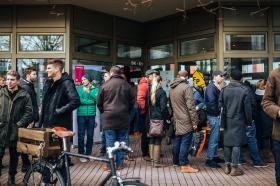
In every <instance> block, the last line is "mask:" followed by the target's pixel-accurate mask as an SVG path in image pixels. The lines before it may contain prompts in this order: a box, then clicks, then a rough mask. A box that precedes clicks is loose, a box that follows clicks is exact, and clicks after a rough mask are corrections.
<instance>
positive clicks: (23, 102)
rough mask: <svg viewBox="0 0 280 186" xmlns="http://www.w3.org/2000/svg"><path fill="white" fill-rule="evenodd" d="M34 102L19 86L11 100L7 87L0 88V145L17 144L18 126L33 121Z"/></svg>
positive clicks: (25, 125) (23, 125)
mask: <svg viewBox="0 0 280 186" xmlns="http://www.w3.org/2000/svg"><path fill="white" fill-rule="evenodd" d="M32 117H33V112H32V102H31V98H30V96H29V94H28V93H27V92H26V91H25V90H24V89H22V88H20V87H19V90H18V92H17V93H16V95H15V97H14V99H13V100H11V98H10V96H9V93H8V90H7V88H6V87H4V88H1V89H0V145H1V146H5V145H7V146H11V145H16V142H17V139H18V128H20V127H27V126H28V125H29V124H30V123H31V122H32Z"/></svg>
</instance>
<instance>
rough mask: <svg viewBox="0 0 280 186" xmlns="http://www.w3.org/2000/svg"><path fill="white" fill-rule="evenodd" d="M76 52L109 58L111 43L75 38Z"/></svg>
mask: <svg viewBox="0 0 280 186" xmlns="http://www.w3.org/2000/svg"><path fill="white" fill-rule="evenodd" d="M75 52H82V53H87V54H95V55H103V56H109V55H110V42H109V41H104V40H96V39H89V38H83V37H76V38H75Z"/></svg>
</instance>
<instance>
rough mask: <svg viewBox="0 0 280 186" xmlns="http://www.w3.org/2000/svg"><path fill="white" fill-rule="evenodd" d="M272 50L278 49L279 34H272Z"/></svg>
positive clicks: (279, 42) (279, 48)
mask: <svg viewBox="0 0 280 186" xmlns="http://www.w3.org/2000/svg"><path fill="white" fill-rule="evenodd" d="M274 50H276V51H280V34H275V35H274Z"/></svg>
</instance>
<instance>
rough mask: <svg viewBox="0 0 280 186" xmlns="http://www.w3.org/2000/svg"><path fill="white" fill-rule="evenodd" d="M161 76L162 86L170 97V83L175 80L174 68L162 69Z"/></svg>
mask: <svg viewBox="0 0 280 186" xmlns="http://www.w3.org/2000/svg"><path fill="white" fill-rule="evenodd" d="M160 76H161V77H162V88H163V90H164V91H165V92H166V95H167V97H169V91H170V83H171V82H173V80H174V70H168V71H160Z"/></svg>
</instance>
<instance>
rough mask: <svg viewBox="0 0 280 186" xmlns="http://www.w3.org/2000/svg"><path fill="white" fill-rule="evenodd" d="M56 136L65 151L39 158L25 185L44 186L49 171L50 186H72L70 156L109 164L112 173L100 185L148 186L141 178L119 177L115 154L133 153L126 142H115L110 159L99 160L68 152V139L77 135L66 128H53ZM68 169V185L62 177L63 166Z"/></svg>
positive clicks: (109, 154)
mask: <svg viewBox="0 0 280 186" xmlns="http://www.w3.org/2000/svg"><path fill="white" fill-rule="evenodd" d="M53 131H54V134H55V136H57V137H59V138H61V139H62V144H63V150H62V151H61V152H60V154H59V155H58V156H57V157H54V158H44V157H42V156H39V157H38V160H37V161H35V162H34V163H32V164H31V166H30V168H29V169H28V170H27V172H26V174H25V176H24V178H23V183H24V185H28V186H37V185H44V176H45V177H46V171H48V174H49V175H48V178H47V179H48V180H47V184H48V185H58V186H70V185H71V176H70V170H69V161H68V157H69V156H74V157H78V158H86V159H89V160H93V161H100V162H104V163H108V164H109V166H110V169H111V171H110V172H109V173H108V175H107V176H106V177H105V178H104V180H103V181H102V182H101V183H100V185H106V184H107V183H108V182H109V180H111V182H110V183H111V184H110V185H113V186H125V185H131V186H133V185H134V186H147V185H146V184H144V183H141V182H140V178H126V179H122V178H121V177H120V176H118V175H117V172H116V166H115V162H114V152H116V151H120V150H121V151H127V152H133V151H132V149H131V148H130V147H128V146H127V145H126V144H125V142H115V144H114V147H109V148H107V155H108V158H99V157H94V156H89V155H82V154H77V153H71V152H67V138H68V137H72V136H74V135H75V133H74V132H72V131H67V130H66V129H65V128H61V127H55V128H53ZM63 165H64V166H65V167H66V175H67V181H68V183H64V180H63V177H62V171H61V168H62V166H63Z"/></svg>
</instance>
